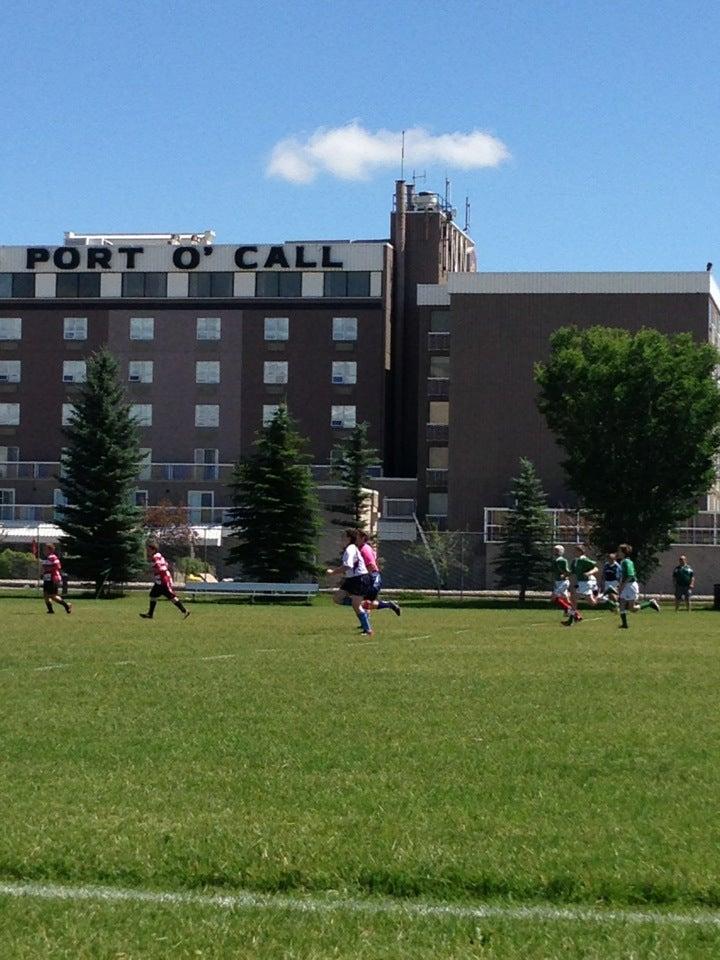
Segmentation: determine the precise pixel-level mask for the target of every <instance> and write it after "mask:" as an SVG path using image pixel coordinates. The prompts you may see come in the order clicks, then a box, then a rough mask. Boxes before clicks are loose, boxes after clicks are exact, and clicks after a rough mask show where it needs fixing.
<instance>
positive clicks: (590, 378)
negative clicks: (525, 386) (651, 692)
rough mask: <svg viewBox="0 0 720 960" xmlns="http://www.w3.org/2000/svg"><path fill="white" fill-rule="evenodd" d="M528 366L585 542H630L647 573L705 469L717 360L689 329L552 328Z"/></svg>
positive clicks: (711, 448) (713, 435) (704, 483)
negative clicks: (587, 534)
mask: <svg viewBox="0 0 720 960" xmlns="http://www.w3.org/2000/svg"><path fill="white" fill-rule="evenodd" d="M550 347H551V353H550V359H549V360H548V362H547V363H546V364H538V365H537V367H536V370H535V379H536V382H537V384H538V386H539V388H540V393H539V401H538V403H539V407H540V410H541V412H542V413H543V414H544V415H545V419H546V420H547V423H548V426H549V427H550V429H551V430H552V431H553V432H554V433H555V436H556V439H557V441H558V443H559V444H560V446H561V448H562V449H563V451H564V453H565V459H564V461H563V467H564V469H565V472H566V474H567V477H568V482H569V486H570V487H571V489H572V490H574V491H575V493H576V494H577V495H578V497H579V498H580V499H581V502H582V504H583V506H584V508H585V509H586V510H587V511H588V514H589V519H590V524H591V539H592V542H593V543H594V544H595V545H596V546H597V547H599V548H600V549H601V550H609V549H612V548H614V547H615V546H617V544H618V543H620V542H623V541H626V542H628V543H631V544H632V545H633V548H634V551H635V558H636V561H637V563H638V569H639V572H640V573H641V575H642V576H643V577H647V576H648V575H649V574H650V573H651V572H652V570H653V569H654V568H655V567H656V566H657V562H658V556H659V554H660V553H661V552H662V551H663V550H665V549H667V547H668V546H669V545H670V543H671V538H672V531H673V528H674V527H675V526H676V525H677V524H678V523H679V522H680V521H682V520H684V519H685V518H687V517H689V516H691V515H692V514H693V513H694V512H695V510H696V507H697V501H698V499H699V498H700V497H701V496H702V495H703V494H704V493H705V492H706V491H707V490H708V489H709V488H710V486H711V485H712V483H713V479H714V476H715V469H714V459H715V456H716V454H717V451H718V446H719V445H720V393H719V392H718V388H717V384H716V380H715V372H716V368H717V364H718V363H719V362H720V357H719V356H718V353H717V351H716V350H715V349H714V348H713V347H711V346H710V345H708V344H698V343H695V342H694V341H693V339H692V337H691V336H690V335H689V334H679V335H678V336H674V337H668V336H664V335H663V334H661V333H658V332H657V331H655V330H641V331H640V332H639V333H636V334H630V333H628V332H627V331H625V330H618V329H613V328H606V327H591V328H590V329H588V330H584V331H580V330H578V329H576V328H575V327H563V328H561V329H559V330H557V331H556V332H555V333H554V334H553V336H552V338H551V341H550Z"/></svg>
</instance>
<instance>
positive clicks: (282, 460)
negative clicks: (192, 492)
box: [227, 406, 320, 583]
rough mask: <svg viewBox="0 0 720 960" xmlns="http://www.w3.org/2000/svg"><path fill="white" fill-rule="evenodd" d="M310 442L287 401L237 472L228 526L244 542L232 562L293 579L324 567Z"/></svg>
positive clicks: (254, 573)
mask: <svg viewBox="0 0 720 960" xmlns="http://www.w3.org/2000/svg"><path fill="white" fill-rule="evenodd" d="M304 443H305V441H304V440H303V439H302V438H301V437H300V435H299V434H298V432H297V430H296V428H295V425H294V423H293V421H292V420H291V418H290V416H289V415H288V411H287V408H286V407H285V406H281V407H280V408H279V409H278V411H277V413H276V414H275V416H274V418H273V420H272V422H271V423H270V424H268V425H267V426H265V427H263V428H262V429H261V430H260V431H259V433H258V439H257V440H256V441H255V452H254V453H253V455H252V456H251V457H249V458H248V459H247V460H245V461H241V462H240V463H238V464H237V466H236V467H235V470H234V472H233V476H232V479H231V481H230V488H231V490H232V502H233V506H232V509H231V510H230V511H229V513H230V519H229V521H228V522H227V526H228V527H229V528H230V530H231V531H232V533H233V535H234V536H235V537H237V539H238V543H237V545H236V546H235V547H233V548H232V549H231V551H230V553H229V555H228V562H229V563H239V564H240V566H241V567H242V571H243V574H245V575H247V576H249V577H251V578H252V579H254V580H260V581H265V582H270V583H281V582H290V581H293V580H295V579H297V578H298V577H299V576H300V575H301V574H310V575H315V574H317V572H318V565H317V541H318V537H319V534H320V519H319V504H318V500H317V495H316V493H315V489H314V486H313V482H312V477H311V476H310V470H309V467H308V465H307V460H308V459H309V458H308V457H306V456H305V455H304V454H303V453H302V448H303V446H304Z"/></svg>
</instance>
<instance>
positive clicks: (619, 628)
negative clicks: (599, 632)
mask: <svg viewBox="0 0 720 960" xmlns="http://www.w3.org/2000/svg"><path fill="white" fill-rule="evenodd" d="M629 629H630V627H629V626H628V625H627V624H626V623H621V624H618V630H629Z"/></svg>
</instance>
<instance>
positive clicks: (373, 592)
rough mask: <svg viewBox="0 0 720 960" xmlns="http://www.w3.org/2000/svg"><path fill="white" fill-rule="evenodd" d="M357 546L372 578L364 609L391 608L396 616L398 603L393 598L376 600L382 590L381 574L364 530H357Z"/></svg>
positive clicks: (398, 612) (397, 614) (364, 601)
mask: <svg viewBox="0 0 720 960" xmlns="http://www.w3.org/2000/svg"><path fill="white" fill-rule="evenodd" d="M358 547H359V549H360V556H361V557H362V558H363V560H364V561H365V566H366V567H367V568H368V573H369V574H370V576H371V578H372V587H371V589H370V590H368V591H367V593H366V594H365V598H364V600H363V608H364V609H365V610H392V612H393V613H394V614H395V615H396V616H398V617H399V616H400V604H399V603H395V601H394V600H378V595H379V593H380V591H381V590H382V574H381V573H380V568H379V567H378V564H377V557H376V555H375V551H374V550H373V548H372V547H371V546H370V541H369V539H368V535H367V534H366V533H365V531H364V530H358Z"/></svg>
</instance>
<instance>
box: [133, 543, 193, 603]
mask: <svg viewBox="0 0 720 960" xmlns="http://www.w3.org/2000/svg"><path fill="white" fill-rule="evenodd" d="M147 556H148V560H149V561H150V563H151V564H152V568H153V580H154V581H155V582H154V583H153V585H152V589H151V590H150V606H149V608H148V612H147V613H141V614H140V616H141V617H142V618H143V620H152V618H153V614H154V613H155V607H156V606H157V602H158V599H159V597H166V598H167V599H168V600H169V601H170V603H172V604H174V605H175V606H176V607H177V608H178V610H179V611H180V613H182V615H183V620H187V618H188V617H189V616H190V611H189V610H188V609H186V607H185V606H184V605H183V602H182V600H179V599H178V597H177V594H176V593H175V589H174V587H173V582H172V577H171V576H170V570H169V568H168V564H167V560H166V559H165V557H164V556H163V555H162V554H161V553H160V551H159V549H158V545H157V544H156V543H148V545H147Z"/></svg>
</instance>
